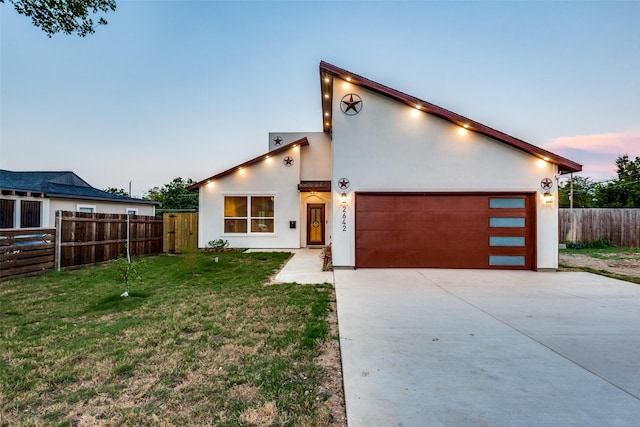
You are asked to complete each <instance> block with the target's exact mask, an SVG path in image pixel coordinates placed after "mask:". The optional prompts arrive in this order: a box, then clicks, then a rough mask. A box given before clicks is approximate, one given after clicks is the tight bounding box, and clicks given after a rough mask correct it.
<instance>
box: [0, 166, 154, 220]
mask: <svg viewBox="0 0 640 427" xmlns="http://www.w3.org/2000/svg"><path fill="white" fill-rule="evenodd" d="M159 205H160V203H159V202H154V201H152V200H142V199H136V198H131V197H124V196H121V195H118V194H111V193H107V192H106V191H102V190H99V189H97V188H94V187H92V186H91V185H89V184H88V183H87V182H86V181H85V180H83V179H82V178H80V177H79V176H78V175H76V174H75V173H73V172H70V171H43V172H41V171H9V170H0V229H12V228H38V227H44V228H52V227H55V216H56V212H57V211H72V212H88V213H109V214H121V215H124V214H130V215H155V208H156V206H159Z"/></svg>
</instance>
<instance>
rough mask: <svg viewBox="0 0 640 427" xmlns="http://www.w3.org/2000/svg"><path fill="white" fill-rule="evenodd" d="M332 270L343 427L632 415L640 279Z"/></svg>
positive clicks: (509, 423)
mask: <svg viewBox="0 0 640 427" xmlns="http://www.w3.org/2000/svg"><path fill="white" fill-rule="evenodd" d="M335 280H336V294H337V300H338V319H339V324H340V343H341V350H342V363H343V372H344V386H345V396H346V405H347V418H348V421H349V426H350V427H363V426H404V427H407V426H430V427H433V426H456V427H457V426H505V427H514V426H554V427H556V426H594V427H601V426H638V425H640V286H638V285H634V284H630V283H626V282H622V281H617V280H613V279H608V278H604V277H601V276H597V275H593V274H589V273H536V272H531V271H479V270H424V269H420V270H415V269H396V270H376V269H362V270H354V271H349V270H338V271H336V272H335Z"/></svg>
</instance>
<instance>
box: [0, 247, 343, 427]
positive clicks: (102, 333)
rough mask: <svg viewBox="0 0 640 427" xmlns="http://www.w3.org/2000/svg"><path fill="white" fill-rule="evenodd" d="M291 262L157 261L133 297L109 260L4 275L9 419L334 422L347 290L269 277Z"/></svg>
mask: <svg viewBox="0 0 640 427" xmlns="http://www.w3.org/2000/svg"><path fill="white" fill-rule="evenodd" d="M214 256H217V257H218V258H219V262H217V263H216V262H215V260H214ZM288 256H289V254H288V253H252V254H242V253H237V252H227V253H221V254H200V255H198V256H197V259H196V262H195V264H194V262H193V259H189V255H187V256H186V257H184V256H157V257H153V258H148V259H145V260H144V261H145V263H146V268H145V269H144V273H143V281H142V282H136V281H134V282H132V284H131V290H130V297H128V298H121V297H120V294H121V293H122V292H123V291H124V285H123V284H122V283H121V281H120V282H119V281H118V279H117V278H116V277H115V275H114V272H113V269H112V268H110V267H109V266H104V265H103V266H96V267H88V268H84V269H81V270H75V271H64V272H61V273H58V272H49V273H46V274H43V275H40V276H37V277H30V278H21V279H14V280H9V281H3V282H0V324H1V330H0V425H25V426H31V425H32V426H39V425H54V426H67V425H68V426H71V425H105V426H121V425H129V426H156V425H157V426H166V425H180V426H183V425H197V426H207V425H216V426H238V425H260V426H270V425H290V426H300V425H309V426H315V425H327V424H329V423H330V414H329V410H328V409H327V408H326V406H325V405H324V401H325V400H326V399H327V398H328V397H329V396H327V395H326V392H325V393H324V394H321V393H320V391H319V389H318V384H319V383H320V382H321V380H322V376H323V370H322V368H321V367H320V366H319V365H318V363H317V361H316V357H317V356H318V354H319V351H320V350H319V347H320V345H321V344H322V342H323V341H324V340H327V339H332V338H331V337H329V336H328V330H329V324H328V321H327V318H326V317H327V314H328V312H329V310H330V303H331V301H332V299H333V289H332V287H331V286H330V285H326V284H325V285H313V286H307V285H296V284H279V285H271V286H270V285H265V283H266V282H267V281H268V279H269V277H270V276H271V275H272V274H274V272H275V271H277V269H279V268H280V266H281V265H282V264H283V262H284V261H285V260H286V259H287V258H288ZM194 265H195V273H196V274H192V273H193V271H194Z"/></svg>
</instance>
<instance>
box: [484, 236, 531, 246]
mask: <svg viewBox="0 0 640 427" xmlns="http://www.w3.org/2000/svg"><path fill="white" fill-rule="evenodd" d="M489 246H524V237H520V236H490V237H489Z"/></svg>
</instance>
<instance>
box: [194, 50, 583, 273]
mask: <svg viewBox="0 0 640 427" xmlns="http://www.w3.org/2000/svg"><path fill="white" fill-rule="evenodd" d="M320 87H321V97H322V98H321V99H322V106H323V113H322V114H323V117H322V119H323V132H309V133H279V132H275V133H270V134H269V147H268V150H267V152H266V153H265V154H264V155H261V156H259V157H256V158H254V159H252V160H249V161H247V162H245V163H243V164H241V165H238V166H236V167H234V168H231V169H228V170H226V171H223V172H220V173H218V174H215V175H213V176H211V177H209V178H206V179H204V180H202V181H200V182H198V183H197V184H195V185H193V186H192V187H191V189H192V190H198V191H199V192H200V219H199V221H200V224H199V230H200V237H199V245H200V246H201V247H203V246H205V245H206V244H207V242H208V241H210V240H214V239H218V238H223V239H227V240H229V242H230V244H231V246H233V247H240V248H283V249H285V248H299V247H309V246H324V245H328V244H331V246H332V252H333V265H334V267H346V268H354V267H355V268H364V267H426V268H506V269H530V270H543V269H556V268H557V267H558V203H557V178H558V176H559V175H561V174H563V173H571V172H578V171H580V170H581V169H582V166H581V165H579V164H577V163H575V162H573V161H571V160H568V159H566V158H563V157H561V156H558V155H556V154H554V153H551V152H549V151H546V150H544V149H542V148H539V147H536V146H534V145H532V144H529V143H527V142H525V141H522V140H520V139H517V138H514V137H512V136H510V135H507V134H505V133H502V132H500V131H497V130H495V129H492V128H489V127H487V126H485V125H483V124H481V123H478V122H475V121H473V120H471V119H468V118H466V117H463V116H461V115H458V114H456V113H454V112H451V111H448V110H446V109H444V108H442V107H439V106H437V105H433V104H431V103H429V102H427V101H424V100H422V99H419V98H416V97H413V96H411V95H407V94H405V93H402V92H399V91H397V90H394V89H392V88H389V87H387V86H384V85H381V84H379V83H376V82H374V81H371V80H369V79H366V78H365V77H362V76H360V75H357V74H355V73H352V72H349V71H347V70H344V69H341V68H338V67H336V66H333V65H331V64H328V63H325V62H321V63H320Z"/></svg>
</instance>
